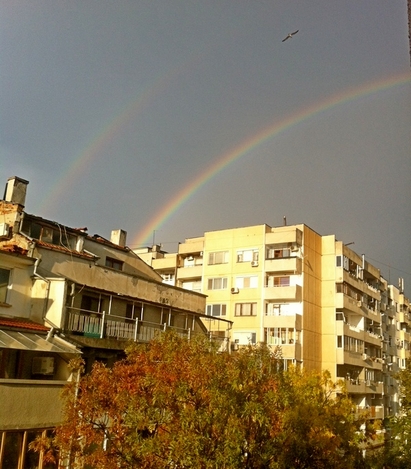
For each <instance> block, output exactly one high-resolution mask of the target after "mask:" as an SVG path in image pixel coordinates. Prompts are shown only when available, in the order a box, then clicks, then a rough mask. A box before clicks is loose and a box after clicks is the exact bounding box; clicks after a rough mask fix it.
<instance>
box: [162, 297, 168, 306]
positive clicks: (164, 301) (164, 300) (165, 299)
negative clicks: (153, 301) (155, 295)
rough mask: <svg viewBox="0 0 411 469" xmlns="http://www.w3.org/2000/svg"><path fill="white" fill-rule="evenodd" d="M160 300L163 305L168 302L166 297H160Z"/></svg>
mask: <svg viewBox="0 0 411 469" xmlns="http://www.w3.org/2000/svg"><path fill="white" fill-rule="evenodd" d="M160 301H161V303H163V305H168V304H169V303H170V301H169V299H168V298H160Z"/></svg>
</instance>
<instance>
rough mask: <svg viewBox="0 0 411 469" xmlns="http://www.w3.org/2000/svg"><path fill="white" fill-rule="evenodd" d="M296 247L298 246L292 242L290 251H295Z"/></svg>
mask: <svg viewBox="0 0 411 469" xmlns="http://www.w3.org/2000/svg"><path fill="white" fill-rule="evenodd" d="M298 249H299V247H298V245H297V244H293V245H291V251H292V252H297V251H298Z"/></svg>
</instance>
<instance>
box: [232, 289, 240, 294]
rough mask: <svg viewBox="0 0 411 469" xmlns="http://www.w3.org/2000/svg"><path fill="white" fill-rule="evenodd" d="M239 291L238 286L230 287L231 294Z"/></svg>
mask: <svg viewBox="0 0 411 469" xmlns="http://www.w3.org/2000/svg"><path fill="white" fill-rule="evenodd" d="M239 291H240V290H239V289H238V288H232V289H231V293H233V294H234V293H239Z"/></svg>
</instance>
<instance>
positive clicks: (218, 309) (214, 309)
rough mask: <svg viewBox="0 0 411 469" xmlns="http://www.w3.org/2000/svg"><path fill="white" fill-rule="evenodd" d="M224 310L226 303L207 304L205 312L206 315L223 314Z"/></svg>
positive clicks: (224, 313)
mask: <svg viewBox="0 0 411 469" xmlns="http://www.w3.org/2000/svg"><path fill="white" fill-rule="evenodd" d="M226 310H227V305H225V304H215V305H207V309H206V314H207V315H208V316H225V315H226Z"/></svg>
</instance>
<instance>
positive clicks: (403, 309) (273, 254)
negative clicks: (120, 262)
mask: <svg viewBox="0 0 411 469" xmlns="http://www.w3.org/2000/svg"><path fill="white" fill-rule="evenodd" d="M348 244H350V243H348ZM136 253H137V254H138V255H139V256H140V257H141V258H142V259H143V260H145V261H146V262H147V263H148V264H149V265H151V266H153V268H154V269H155V270H156V271H157V272H158V273H159V274H160V275H161V276H162V277H163V281H164V282H166V283H169V284H170V283H171V284H173V285H178V286H180V287H183V288H186V289H190V290H193V291H198V292H203V293H205V294H206V295H207V305H206V312H207V314H208V315H210V316H212V317H223V318H226V319H228V320H230V321H232V322H233V327H232V332H231V333H232V341H233V342H234V344H236V346H238V347H240V346H243V345H246V344H248V343H251V344H257V343H266V344H268V345H269V346H270V347H273V348H274V347H281V353H282V357H283V359H284V365H285V366H287V365H288V364H289V363H294V364H298V365H301V366H304V367H305V368H307V369H316V370H329V371H330V373H331V378H332V379H333V380H336V381H337V380H342V381H344V383H345V386H346V388H347V390H348V392H349V394H350V396H351V398H352V400H353V402H354V403H355V404H356V405H357V408H358V411H362V410H367V409H368V411H369V415H370V418H374V419H377V418H381V419H382V418H384V417H386V416H389V415H392V413H393V412H396V411H397V410H398V404H397V402H398V389H397V387H396V386H397V384H396V382H395V379H394V378H393V370H394V369H397V367H398V364H401V365H402V366H405V363H406V361H407V360H408V359H409V353H410V352H409V337H410V336H409V332H410V325H409V322H408V321H409V318H410V316H409V315H410V306H409V301H408V300H407V299H406V298H405V297H404V295H403V291H401V293H400V290H398V289H396V288H395V287H392V286H389V285H388V283H387V281H386V280H385V279H384V278H383V277H382V276H381V273H380V271H379V269H378V268H376V267H375V266H373V265H372V264H371V263H370V262H368V261H367V260H366V257H365V256H364V255H358V254H357V253H355V252H354V251H353V250H352V249H350V247H349V246H348V245H345V244H344V243H343V242H342V241H339V240H337V239H336V238H335V236H334V235H327V236H321V235H320V234H318V233H317V232H315V231H314V230H312V229H311V228H309V227H308V226H306V225H304V224H299V225H292V226H288V225H286V224H284V225H283V226H279V227H274V228H273V227H270V226H268V225H257V226H249V227H242V228H234V229H227V230H219V231H212V232H206V233H204V235H203V236H201V237H197V238H188V239H186V240H185V242H183V243H180V244H179V246H178V252H177V253H166V252H164V251H163V250H162V249H161V247H160V246H153V247H152V248H142V249H138V250H136ZM387 331H388V332H387ZM389 331H391V332H389ZM216 333H218V331H216ZM387 334H388V336H389V338H390V341H389V342H388V343H387V342H385V341H384V337H385V336H387ZM401 341H402V342H401ZM397 343H398V344H400V345H401V344H403V346H402V348H398V347H394V345H396V344H397ZM390 344H394V345H390ZM387 357H389V358H387ZM387 360H388V361H387ZM392 363H395V365H393V364H392Z"/></svg>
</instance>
